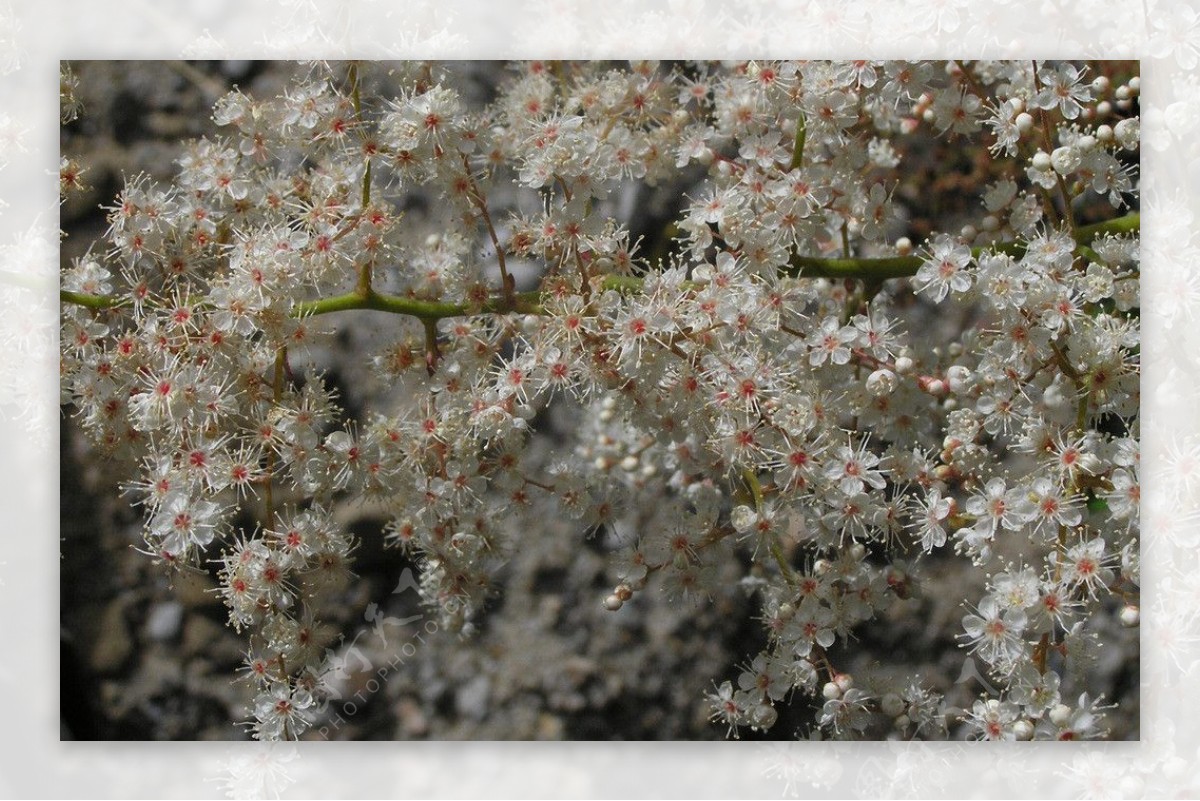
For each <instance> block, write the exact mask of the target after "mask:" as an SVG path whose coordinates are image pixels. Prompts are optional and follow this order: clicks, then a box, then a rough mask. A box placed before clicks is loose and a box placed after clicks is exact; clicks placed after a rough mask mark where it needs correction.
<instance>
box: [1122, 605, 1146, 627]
mask: <svg viewBox="0 0 1200 801" xmlns="http://www.w3.org/2000/svg"><path fill="white" fill-rule="evenodd" d="M1141 619H1142V610H1141V609H1140V608H1139V607H1138V606H1137V605H1135V604H1126V605H1125V607H1124V608H1123V609H1121V625H1122V626H1125V627H1126V628H1130V629H1131V628H1133V627H1134V626H1136V625H1138V623H1140V622H1141Z"/></svg>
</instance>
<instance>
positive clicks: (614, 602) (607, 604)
mask: <svg viewBox="0 0 1200 801" xmlns="http://www.w3.org/2000/svg"><path fill="white" fill-rule="evenodd" d="M624 605H625V602H624V601H622V600H621V599H620V598H618V597H617V596H616V595H615V594H613V595H610V596H608V597H607V598H605V599H604V608H605V609H607V610H608V611H610V612H616V611H617V610H618V609H620V608H621V607H622V606H624Z"/></svg>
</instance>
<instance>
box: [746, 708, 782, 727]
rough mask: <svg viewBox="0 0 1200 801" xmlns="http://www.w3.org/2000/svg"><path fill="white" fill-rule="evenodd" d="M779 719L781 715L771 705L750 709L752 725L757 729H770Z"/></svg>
mask: <svg viewBox="0 0 1200 801" xmlns="http://www.w3.org/2000/svg"><path fill="white" fill-rule="evenodd" d="M778 719H779V713H778V712H776V711H775V707H773V706H771V705H770V704H757V705H755V706H753V707H751V709H750V725H751V726H753V727H755V728H757V729H769V728H771V727H772V726H774V725H775V721H776V720H778Z"/></svg>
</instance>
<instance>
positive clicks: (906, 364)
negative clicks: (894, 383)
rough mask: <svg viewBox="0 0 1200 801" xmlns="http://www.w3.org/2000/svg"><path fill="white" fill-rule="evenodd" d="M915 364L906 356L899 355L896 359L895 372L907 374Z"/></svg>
mask: <svg viewBox="0 0 1200 801" xmlns="http://www.w3.org/2000/svg"><path fill="white" fill-rule="evenodd" d="M915 367H916V364H915V363H914V362H913V360H912V359H911V358H909V357H908V356H900V357H899V358H897V359H896V372H897V373H899V374H900V375H908V374H910V373H911V372H912V371H913V368H915Z"/></svg>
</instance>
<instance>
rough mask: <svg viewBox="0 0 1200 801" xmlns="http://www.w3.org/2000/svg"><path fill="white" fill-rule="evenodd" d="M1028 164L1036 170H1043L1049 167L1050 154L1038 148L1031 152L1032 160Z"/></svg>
mask: <svg viewBox="0 0 1200 801" xmlns="http://www.w3.org/2000/svg"><path fill="white" fill-rule="evenodd" d="M1030 164H1031V165H1032V166H1033V168H1034V169H1035V170H1037V171H1038V172H1045V171H1046V170H1048V169H1050V154H1049V153H1047V152H1046V151H1044V150H1039V151H1038V152H1037V153H1034V154H1033V160H1032V161H1031V162H1030Z"/></svg>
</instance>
